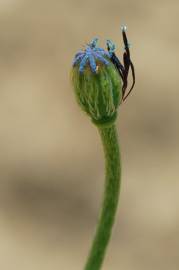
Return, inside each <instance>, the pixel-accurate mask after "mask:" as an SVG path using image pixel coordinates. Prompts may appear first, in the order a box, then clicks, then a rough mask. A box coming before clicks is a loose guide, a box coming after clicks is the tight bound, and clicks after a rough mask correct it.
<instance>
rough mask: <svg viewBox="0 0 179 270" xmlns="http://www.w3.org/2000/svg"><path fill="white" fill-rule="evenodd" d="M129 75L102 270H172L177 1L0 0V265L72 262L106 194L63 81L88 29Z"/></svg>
mask: <svg viewBox="0 0 179 270" xmlns="http://www.w3.org/2000/svg"><path fill="white" fill-rule="evenodd" d="M123 23H125V24H127V26H128V37H129V39H130V42H131V43H132V48H131V54H132V58H133V62H134V63H135V67H136V76H137V83H136V87H135V90H134V91H133V94H132V95H131V96H130V98H129V99H128V100H127V102H126V103H125V104H124V105H123V106H122V107H121V108H120V112H119V117H118V129H119V133H120V143H121V148H122V156H123V183H122V191H121V198H120V206H119V211H118V216H117V220H116V225H115V229H114V232H113V237H112V240H111V242H110V247H109V249H108V254H107V257H106V259H105V263H104V267H103V270H119V269H125V270H131V269H132V270H151V269H156V270H169V269H170V270H177V269H179V181H178V178H179V177H178V175H179V168H178V164H179V158H178V156H179V140H178V138H179V126H178V115H179V91H178V85H179V76H178V60H179V49H178V48H179V35H178V27H179V4H178V1H177V0H173V1H169V0H167V1H162V0H156V1H142V0H137V1H130V0H126V1H120V0H110V1H108V0H99V1H94V0H91V1H85V0H83V1H82V0H76V1H74V0H66V1H65V0H61V1H60V0H58V1H57V0H51V1H42V0H36V1H35V0H26V1H25V0H0V269H2V270H24V269H25V270H32V269H33V270H50V269H53V270H57V269H58V270H59V269H60V270H80V269H83V265H84V262H85V258H86V255H87V253H88V250H89V246H90V243H91V239H92V236H93V232H94V228H95V224H96V221H97V217H98V210H99V205H100V202H101V196H102V191H103V181H104V179H103V178H104V175H103V169H104V164H103V152H102V147H101V144H100V139H99V136H98V133H97V130H96V128H95V127H94V126H93V125H92V124H91V122H90V120H89V119H88V117H87V116H85V115H84V114H83V113H82V112H81V110H80V109H79V108H78V106H77V104H76V101H75V98H74V95H73V91H72V89H71V86H70V82H69V72H70V68H71V61H72V58H73V56H74V54H75V52H76V51H77V50H78V49H80V48H81V46H82V45H83V44H85V43H86V42H88V41H89V40H90V39H91V38H92V37H94V36H99V37H100V40H101V45H102V46H104V42H105V39H106V38H111V39H112V40H113V41H114V42H116V43H117V45H118V54H119V55H122V51H123V45H122V38H121V34H120V24H123Z"/></svg>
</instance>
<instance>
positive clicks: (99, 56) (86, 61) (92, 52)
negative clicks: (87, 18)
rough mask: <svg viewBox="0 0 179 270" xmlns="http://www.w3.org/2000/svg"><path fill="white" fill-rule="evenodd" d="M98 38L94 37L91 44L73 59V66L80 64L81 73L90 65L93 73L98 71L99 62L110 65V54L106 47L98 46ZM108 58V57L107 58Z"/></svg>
mask: <svg viewBox="0 0 179 270" xmlns="http://www.w3.org/2000/svg"><path fill="white" fill-rule="evenodd" d="M97 43H98V38H94V39H93V40H92V41H91V42H90V43H89V44H87V45H86V48H85V50H84V51H79V52H78V53H77V54H76V55H75V57H74V60H73V66H76V65H79V71H80V73H83V72H84V70H85V68H86V67H87V66H89V67H90V69H91V71H92V72H93V73H97V72H98V65H97V62H101V63H102V64H104V65H106V66H107V65H109V64H110V62H109V60H108V59H109V58H110V55H109V53H108V52H107V51H105V50H104V49H102V48H100V47H97ZM107 58H108V59H107Z"/></svg>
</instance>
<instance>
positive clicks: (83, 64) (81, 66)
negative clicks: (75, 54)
mask: <svg viewBox="0 0 179 270" xmlns="http://www.w3.org/2000/svg"><path fill="white" fill-rule="evenodd" d="M87 61H88V55H85V56H84V57H83V59H82V61H81V63H80V68H79V71H80V72H81V73H82V72H83V71H84V68H85V66H86V63H87Z"/></svg>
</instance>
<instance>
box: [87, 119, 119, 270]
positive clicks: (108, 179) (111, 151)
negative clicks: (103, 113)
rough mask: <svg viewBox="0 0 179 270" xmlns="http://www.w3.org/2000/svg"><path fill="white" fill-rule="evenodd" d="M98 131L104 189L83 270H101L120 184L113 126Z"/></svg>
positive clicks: (117, 146) (117, 153) (115, 135)
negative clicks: (102, 160) (102, 151)
mask: <svg viewBox="0 0 179 270" xmlns="http://www.w3.org/2000/svg"><path fill="white" fill-rule="evenodd" d="M98 129H99V133H100V136H101V140H102V143H103V149H104V155H105V188H104V195H103V202H102V208H101V214H100V217H99V221H98V225H97V228H96V233H95V237H94V240H93V243H92V247H91V251H90V253H89V257H88V260H87V263H86V266H85V268H84V269H85V270H99V269H101V266H102V263H103V259H104V256H105V252H106V248H107V245H108V243H109V240H110V236H111V232H112V227H113V224H114V220H115V214H116V210H117V204H118V197H119V190H120V182H121V160H120V151H119V144H118V136H117V130H116V127H115V124H113V125H111V126H109V127H99V128H98Z"/></svg>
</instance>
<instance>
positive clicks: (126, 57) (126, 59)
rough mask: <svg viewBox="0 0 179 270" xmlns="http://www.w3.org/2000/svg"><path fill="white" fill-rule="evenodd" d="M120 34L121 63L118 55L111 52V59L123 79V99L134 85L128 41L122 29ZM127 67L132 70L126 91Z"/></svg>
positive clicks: (133, 70) (133, 72) (133, 71)
mask: <svg viewBox="0 0 179 270" xmlns="http://www.w3.org/2000/svg"><path fill="white" fill-rule="evenodd" d="M122 36H123V42H124V46H125V47H124V49H125V52H124V54H123V65H122V64H121V62H120V61H119V59H118V57H117V56H116V54H115V53H114V52H113V53H112V55H111V61H112V63H113V64H114V66H115V67H116V68H117V70H118V72H119V74H120V76H121V79H122V81H123V86H122V100H123V101H124V100H125V99H126V98H127V97H128V96H129V94H130V93H131V91H132V89H133V88H134V85H135V69H134V65H133V63H132V61H131V59H130V50H129V43H128V40H127V36H126V32H125V31H124V30H122ZM107 49H108V51H110V48H109V47H108V48H107ZM129 69H131V71H132V80H133V82H132V86H131V87H130V89H129V91H128V92H127V93H126V90H127V86H128V75H129Z"/></svg>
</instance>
